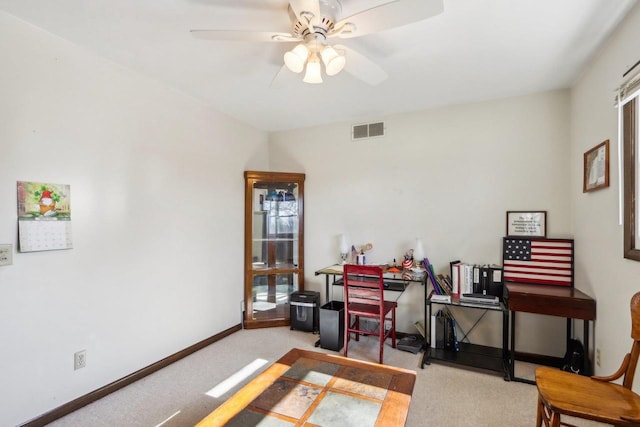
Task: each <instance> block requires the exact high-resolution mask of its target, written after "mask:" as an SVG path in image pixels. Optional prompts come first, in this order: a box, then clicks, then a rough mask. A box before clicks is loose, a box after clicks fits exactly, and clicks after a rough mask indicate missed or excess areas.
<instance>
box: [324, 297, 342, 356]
mask: <svg viewBox="0 0 640 427" xmlns="http://www.w3.org/2000/svg"><path fill="white" fill-rule="evenodd" d="M343 346H344V302H342V301H329V302H328V303H326V304H325V305H323V306H322V307H320V347H322V348H325V349H327V350H333V351H340V350H342V347H343Z"/></svg>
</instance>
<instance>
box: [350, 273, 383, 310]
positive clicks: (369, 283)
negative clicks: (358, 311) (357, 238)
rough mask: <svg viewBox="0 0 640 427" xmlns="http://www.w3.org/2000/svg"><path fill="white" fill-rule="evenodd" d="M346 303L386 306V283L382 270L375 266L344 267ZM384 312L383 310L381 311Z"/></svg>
mask: <svg viewBox="0 0 640 427" xmlns="http://www.w3.org/2000/svg"><path fill="white" fill-rule="evenodd" d="M343 280H344V301H345V304H346V305H349V304H351V303H360V304H369V305H378V306H380V307H381V308H382V306H384V281H383V279H382V268H380V267H378V266H373V265H354V264H346V265H345V266H344V275H343ZM380 312H382V310H381V311H380Z"/></svg>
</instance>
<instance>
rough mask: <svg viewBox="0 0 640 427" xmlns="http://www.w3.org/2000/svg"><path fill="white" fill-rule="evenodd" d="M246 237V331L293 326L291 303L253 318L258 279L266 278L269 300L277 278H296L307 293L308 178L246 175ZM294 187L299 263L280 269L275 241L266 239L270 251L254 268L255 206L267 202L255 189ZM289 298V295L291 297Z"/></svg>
mask: <svg viewBox="0 0 640 427" xmlns="http://www.w3.org/2000/svg"><path fill="white" fill-rule="evenodd" d="M244 178H245V217H244V223H245V230H244V231H245V233H244V234H245V236H244V248H245V249H244V316H243V321H244V326H245V327H246V328H247V329H252V328H263V327H272V326H287V325H289V324H290V316H289V310H288V307H289V303H288V299H287V303H286V304H282V305H280V306H277V309H275V310H270V311H264V312H262V313H261V314H262V315H261V316H259V318H258V317H257V316H256V317H255V318H254V308H253V306H254V301H253V299H254V295H253V291H254V280H255V279H256V277H257V276H266V281H267V289H268V291H267V292H268V296H269V295H271V293H274V296H275V288H276V285H277V283H276V282H277V279H278V276H281V275H293V276H292V278H293V280H294V282H295V283H296V284H297V289H296V290H298V291H302V290H304V180H305V174H302V173H290V172H263V171H245V173H244ZM283 185H292V186H295V187H296V188H297V195H296V202H297V203H296V208H297V227H298V229H297V242H296V241H295V239H294V241H293V243H292V245H296V244H297V245H296V247H295V248H293V247H292V250H294V252H297V263H294V264H286V265H278V263H277V262H276V256H275V246H276V245H277V244H278V243H277V242H276V239H270V238H266V239H264V243H263V244H264V245H266V247H267V256H266V259H265V263H264V264H265V265H256V264H254V259H253V244H254V241H255V239H256V236H255V235H254V229H253V228H254V215H255V214H256V212H257V211H254V203H255V202H256V201H260V200H263V201H264V202H265V203H266V201H267V200H266V198H265V197H264V195H263V197H262V198H260V197H259V196H260V194H258V195H257V196H258V197H256V194H254V188H269V187H282V186H283ZM288 296H290V295H288Z"/></svg>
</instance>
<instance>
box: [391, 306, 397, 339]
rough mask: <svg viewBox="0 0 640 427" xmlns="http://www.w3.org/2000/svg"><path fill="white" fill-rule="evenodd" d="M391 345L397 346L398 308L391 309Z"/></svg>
mask: <svg viewBox="0 0 640 427" xmlns="http://www.w3.org/2000/svg"><path fill="white" fill-rule="evenodd" d="M391 347H392V348H396V309H395V308H394V309H393V310H391Z"/></svg>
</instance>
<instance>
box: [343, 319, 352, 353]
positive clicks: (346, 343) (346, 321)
mask: <svg viewBox="0 0 640 427" xmlns="http://www.w3.org/2000/svg"><path fill="white" fill-rule="evenodd" d="M350 317H351V316H349V315H346V316H345V318H344V357H347V354H348V353H349V338H351V334H350V333H349V328H350V327H351V319H350Z"/></svg>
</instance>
